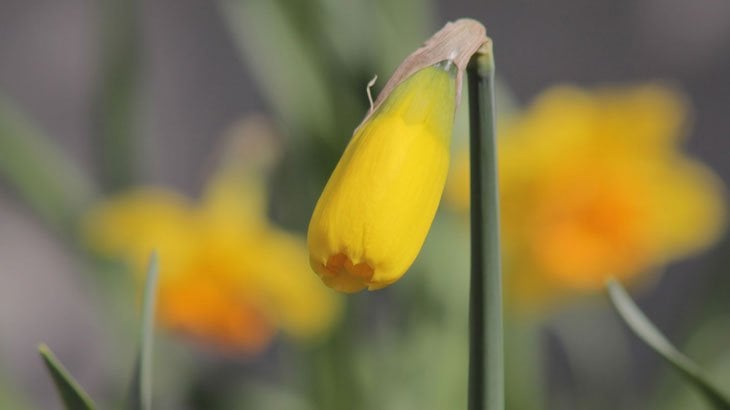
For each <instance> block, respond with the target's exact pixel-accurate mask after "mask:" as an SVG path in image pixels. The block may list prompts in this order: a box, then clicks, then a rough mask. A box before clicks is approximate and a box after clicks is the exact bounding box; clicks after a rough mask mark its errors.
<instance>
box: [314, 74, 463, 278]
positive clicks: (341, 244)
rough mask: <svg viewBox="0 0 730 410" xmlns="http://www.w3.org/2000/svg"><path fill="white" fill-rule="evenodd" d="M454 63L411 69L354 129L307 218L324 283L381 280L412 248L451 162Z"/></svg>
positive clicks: (398, 270)
mask: <svg viewBox="0 0 730 410" xmlns="http://www.w3.org/2000/svg"><path fill="white" fill-rule="evenodd" d="M453 67H454V66H453V64H452V63H451V62H449V61H445V62H443V63H439V64H438V65H437V66H431V67H427V68H424V69H421V70H420V71H418V72H416V73H415V74H413V75H412V76H410V77H409V78H408V79H406V80H405V81H404V82H402V83H400V84H399V85H398V86H397V87H396V88H395V89H394V90H393V92H392V94H390V96H388V98H387V99H386V100H385V101H384V102H383V104H382V105H381V106H380V107H378V108H377V109H376V111H375V112H374V113H373V114H372V115H371V116H370V117H369V118H368V119H367V120H366V121H365V122H364V123H363V124H362V125H361V126H360V127H359V128H358V129H357V130H356V132H355V134H354V135H353V137H352V140H351V141H350V143H349V144H348V146H347V149H346V150H345V153H344V154H343V156H342V158H341V159H340V161H339V163H338V164H337V167H336V168H335V170H334V172H333V173H332V176H331V177H330V179H329V181H328V182H327V185H326V187H325V189H324V192H323V193H322V196H321V197H320V198H319V201H318V202H317V205H316V208H315V210H314V214H313V215H312V219H311V221H310V224H309V233H308V242H309V252H310V261H311V265H312V268H313V269H314V271H315V272H316V273H317V274H318V275H319V276H320V277H321V278H322V280H323V281H324V283H325V284H327V285H328V286H330V287H332V288H334V289H336V290H339V291H342V292H357V291H359V290H362V289H363V288H366V287H367V288H368V289H370V290H374V289H380V288H383V287H385V286H387V285H389V284H391V283H393V282H394V281H396V280H398V279H399V278H400V277H401V276H403V274H404V273H405V272H406V270H407V269H408V268H409V267H410V266H411V264H412V263H413V261H414V259H415V258H416V256H417V255H418V252H419V250H420V249H421V246H422V245H423V242H424V240H425V238H426V234H427V233H428V230H429V227H430V226H431V222H432V221H433V218H434V215H435V213H436V208H437V207H438V204H439V201H440V199H441V194H442V192H443V188H444V184H445V181H446V174H447V171H448V167H449V144H450V140H451V132H452V127H453V122H454V110H455V108H456V81H455V73H454V71H455V70H454V69H453Z"/></svg>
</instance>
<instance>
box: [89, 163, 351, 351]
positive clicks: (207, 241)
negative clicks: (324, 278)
mask: <svg viewBox="0 0 730 410" xmlns="http://www.w3.org/2000/svg"><path fill="white" fill-rule="evenodd" d="M239 176H240V175H238V174H236V173H231V172H221V173H219V174H218V175H217V176H216V177H214V178H213V179H212V180H211V181H210V182H209V183H208V186H207V187H206V190H205V193H204V196H203V200H202V201H201V203H200V204H195V203H191V202H190V201H189V200H188V199H186V198H184V197H182V196H180V195H178V194H176V193H175V192H171V191H168V190H164V189H158V188H138V189H136V190H134V191H131V192H128V193H126V194H122V195H120V196H118V197H116V198H113V199H110V200H108V201H106V202H105V203H102V204H100V205H99V206H98V207H96V208H95V209H93V210H92V211H91V212H90V213H89V214H88V215H87V217H86V221H85V234H86V238H87V239H88V243H89V244H90V246H92V247H93V248H95V249H96V250H98V251H100V252H101V253H104V254H107V255H110V256H118V257H121V258H122V259H123V260H125V261H127V262H128V263H129V265H130V267H131V268H132V269H133V270H134V272H135V273H136V274H138V279H139V282H140V284H141V283H142V282H143V278H142V277H141V275H143V274H144V272H145V265H146V260H147V258H148V256H149V254H150V252H151V251H152V250H153V249H154V250H157V252H158V253H159V256H160V282H159V296H158V307H157V312H158V320H159V322H160V323H161V324H162V325H163V326H164V327H167V328H169V329H171V330H173V331H178V332H182V333H185V334H187V335H188V336H191V337H193V338H195V339H198V340H200V341H202V342H206V343H210V344H213V345H215V346H217V347H219V348H222V349H224V350H230V351H243V352H249V353H255V352H258V351H260V350H262V349H263V348H265V347H266V346H267V345H268V343H269V341H270V340H271V339H272V337H273V336H274V335H275V334H276V333H277V331H278V330H279V329H281V330H283V331H284V332H285V333H288V334H289V335H291V336H293V337H295V338H298V339H309V338H312V337H315V336H317V335H319V334H321V333H322V332H324V331H325V330H327V329H328V328H329V327H330V326H331V325H332V324H333V323H334V321H335V319H336V318H337V316H338V312H339V302H338V300H337V298H336V295H335V294H334V293H333V292H331V291H329V290H328V289H327V288H325V287H324V286H322V285H321V284H320V283H319V282H318V281H317V280H316V279H315V278H313V277H312V275H311V273H309V272H308V270H307V269H306V261H307V254H306V248H305V246H304V243H303V241H302V240H301V239H300V238H298V237H295V236H294V235H291V234H288V233H286V232H284V231H282V230H280V229H278V228H276V227H274V226H273V225H272V224H271V223H270V222H269V221H268V220H267V219H266V217H265V213H264V197H263V195H262V192H263V191H262V187H261V186H260V185H259V184H258V181H257V180H255V179H252V178H250V177H244V178H240V177H239Z"/></svg>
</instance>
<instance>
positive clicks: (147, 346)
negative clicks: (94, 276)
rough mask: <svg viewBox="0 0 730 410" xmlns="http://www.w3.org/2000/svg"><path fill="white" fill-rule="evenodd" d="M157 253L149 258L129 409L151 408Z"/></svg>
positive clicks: (145, 409)
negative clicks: (137, 353)
mask: <svg viewBox="0 0 730 410" xmlns="http://www.w3.org/2000/svg"><path fill="white" fill-rule="evenodd" d="M159 271H160V267H159V261H158V257H157V252H153V253H152V255H151V256H150V262H149V267H148V268H147V280H146V282H145V287H144V300H143V301H142V331H141V333H140V340H139V355H138V356H137V363H136V365H135V369H134V374H133V375H132V392H131V400H130V408H132V409H142V410H149V409H151V408H152V345H153V342H154V330H155V329H154V322H155V299H156V297H157V279H158V276H159Z"/></svg>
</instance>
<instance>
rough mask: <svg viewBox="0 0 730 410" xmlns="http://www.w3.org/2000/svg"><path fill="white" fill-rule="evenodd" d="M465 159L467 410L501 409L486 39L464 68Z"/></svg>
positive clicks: (489, 73) (496, 214)
mask: <svg viewBox="0 0 730 410" xmlns="http://www.w3.org/2000/svg"><path fill="white" fill-rule="evenodd" d="M467 76H468V79H469V126H470V161H471V285H470V295H469V410H503V409H504V356H503V329H502V273H501V262H500V250H499V193H498V186H497V158H496V152H495V150H496V142H495V131H494V57H493V55H492V45H491V41H490V42H489V43H486V44H485V45H484V46H482V48H481V49H480V50H479V51H478V52H477V53H476V54H474V56H473V57H472V58H471V61H470V62H469V66H468V68H467Z"/></svg>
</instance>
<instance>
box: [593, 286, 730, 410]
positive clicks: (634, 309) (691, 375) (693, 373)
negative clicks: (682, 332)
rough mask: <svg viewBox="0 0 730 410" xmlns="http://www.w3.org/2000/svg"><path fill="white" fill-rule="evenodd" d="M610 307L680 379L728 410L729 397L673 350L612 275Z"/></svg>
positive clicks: (696, 366) (686, 358) (711, 401)
mask: <svg viewBox="0 0 730 410" xmlns="http://www.w3.org/2000/svg"><path fill="white" fill-rule="evenodd" d="M606 288H607V290H608V295H609V297H610V298H611V302H612V303H613V306H614V308H616V311H617V312H618V314H619V315H620V316H621V318H622V319H623V320H624V322H626V324H627V325H628V326H629V328H630V329H631V330H632V331H633V332H634V334H636V335H637V336H638V337H639V338H640V339H641V340H643V341H644V342H645V343H646V344H647V345H649V347H651V348H652V349H653V350H654V351H655V352H657V353H659V354H660V355H661V356H662V357H663V358H664V359H666V360H667V361H668V362H669V363H670V364H671V365H672V366H674V368H675V369H677V371H678V372H679V373H680V374H681V375H682V376H684V378H685V379H686V380H687V381H688V382H690V383H691V384H692V385H694V386H695V387H696V388H697V389H698V390H699V392H700V393H702V395H703V396H704V397H705V398H706V399H707V400H708V401H709V402H710V403H711V404H712V405H713V406H714V408H716V409H722V410H730V399H728V397H727V396H726V395H725V394H724V393H723V392H722V391H721V390H720V389H718V388H717V387H716V386H715V385H713V384H712V382H710V381H709V380H708V379H707V377H706V376H705V374H704V373H703V371H702V369H700V367H699V366H698V365H697V364H696V363H694V362H693V361H692V360H691V359H690V358H689V357H687V356H685V355H684V354H682V352H680V351H679V350H677V348H675V347H674V346H673V345H672V344H671V343H670V342H669V341H668V340H667V338H666V337H664V335H663V334H662V333H661V332H660V331H659V329H657V328H656V326H654V324H652V323H651V321H650V320H649V319H648V318H647V317H646V316H645V315H644V313H642V312H641V310H640V309H639V307H638V306H636V303H634V301H633V300H632V299H631V297H630V296H629V295H628V293H627V292H626V289H624V288H623V286H621V284H620V283H619V282H618V281H617V280H616V279H614V278H610V279H608V281H607V282H606Z"/></svg>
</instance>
